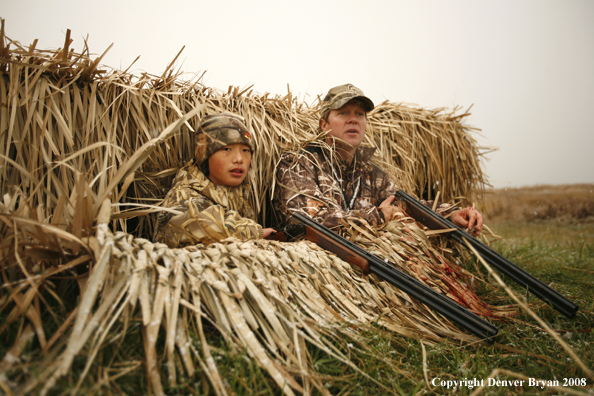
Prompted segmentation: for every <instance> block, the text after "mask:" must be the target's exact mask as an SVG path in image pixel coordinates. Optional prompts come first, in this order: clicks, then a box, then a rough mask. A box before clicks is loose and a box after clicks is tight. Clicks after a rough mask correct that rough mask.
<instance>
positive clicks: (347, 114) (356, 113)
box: [320, 102, 367, 152]
mask: <svg viewBox="0 0 594 396" xmlns="http://www.w3.org/2000/svg"><path fill="white" fill-rule="evenodd" d="M366 124H367V119H366V118H365V109H363V107H361V105H359V104H358V103H357V102H349V103H347V104H345V105H344V106H342V107H341V108H340V109H337V110H330V113H329V115H328V121H326V120H324V119H321V120H320V127H321V128H322V131H329V132H328V134H329V135H330V136H334V137H335V138H336V139H338V140H337V143H338V144H339V145H341V146H343V147H342V148H343V149H344V150H346V151H348V152H354V151H355V150H356V149H357V147H358V146H359V144H361V142H362V141H363V138H364V137H365V125H366ZM341 141H342V142H345V143H347V144H346V145H345V144H344V143H341Z"/></svg>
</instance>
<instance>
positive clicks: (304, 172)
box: [272, 146, 451, 228]
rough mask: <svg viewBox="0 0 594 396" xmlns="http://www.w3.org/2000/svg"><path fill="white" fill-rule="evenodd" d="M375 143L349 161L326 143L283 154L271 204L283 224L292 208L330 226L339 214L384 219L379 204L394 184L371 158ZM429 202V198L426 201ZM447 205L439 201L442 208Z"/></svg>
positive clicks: (373, 222)
mask: <svg viewBox="0 0 594 396" xmlns="http://www.w3.org/2000/svg"><path fill="white" fill-rule="evenodd" d="M375 150H376V149H375V148H374V147H359V148H358V149H357V151H356V153H355V157H354V159H353V161H352V162H351V164H346V163H344V162H343V161H340V160H336V159H334V160H331V161H332V163H333V165H334V170H335V172H336V177H335V176H334V174H333V171H332V167H331V166H330V163H329V160H328V159H331V158H332V157H331V155H330V153H329V151H328V150H327V149H324V148H321V147H315V146H308V147H307V148H306V149H304V150H302V151H300V152H298V153H296V152H287V153H284V154H283V155H282V156H281V159H280V161H279V164H278V165H277V171H276V186H275V192H274V197H273V205H272V206H273V207H274V208H275V212H276V216H277V219H278V221H279V224H278V225H277V226H280V227H282V226H284V225H285V224H286V222H287V220H288V218H289V217H290V216H291V213H292V212H294V211H296V210H299V211H301V212H303V213H306V214H308V215H309V216H310V217H312V218H313V219H314V220H316V221H317V222H319V223H321V224H323V225H324V226H326V227H329V228H333V227H336V226H339V225H340V224H341V219H347V218H356V219H363V220H365V221H367V223H369V224H370V225H372V226H374V227H377V226H379V225H381V224H383V223H384V215H383V212H382V211H381V210H380V209H379V208H378V206H379V205H380V204H381V203H382V202H383V201H384V200H386V199H387V198H388V197H389V196H391V195H394V193H395V192H396V191H397V190H398V187H397V186H396V184H394V183H393V182H392V181H391V180H390V178H389V176H388V175H387V174H386V173H385V172H384V171H382V170H381V169H379V168H378V167H377V166H375V165H373V164H371V163H370V162H369V161H370V159H371V157H372V156H373V154H374V152H375ZM424 203H425V204H426V205H428V206H432V204H433V203H432V202H424ZM449 208H451V206H450V205H448V204H440V205H439V206H438V209H437V211H438V212H440V213H442V212H444V211H446V210H448V209H449Z"/></svg>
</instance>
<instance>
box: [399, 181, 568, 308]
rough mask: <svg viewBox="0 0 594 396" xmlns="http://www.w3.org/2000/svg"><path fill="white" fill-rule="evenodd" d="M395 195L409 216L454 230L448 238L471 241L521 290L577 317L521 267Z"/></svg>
mask: <svg viewBox="0 0 594 396" xmlns="http://www.w3.org/2000/svg"><path fill="white" fill-rule="evenodd" d="M395 195H396V199H400V200H401V201H402V202H404V203H405V208H404V210H405V211H406V213H407V214H408V215H409V216H410V217H412V218H414V219H415V220H417V221H418V222H420V223H421V224H423V225H425V226H426V227H427V228H429V229H432V230H442V229H454V230H453V231H452V232H450V233H449V235H450V236H451V237H452V238H454V240H455V241H456V242H458V243H460V244H462V245H464V246H466V243H465V241H468V243H469V244H470V245H471V246H472V247H473V248H474V249H475V250H476V251H477V252H478V253H479V254H480V255H481V257H482V258H483V259H484V260H485V261H486V262H487V263H489V264H490V265H491V266H493V267H495V268H497V269H498V270H499V271H501V272H503V273H504V274H505V275H507V276H509V277H510V278H512V279H513V280H514V281H516V282H517V283H518V284H520V285H521V286H522V287H525V288H527V289H528V291H530V292H531V293H532V294H534V295H535V296H537V297H539V298H540V299H542V300H544V301H547V302H549V303H550V304H551V305H552V306H553V307H554V308H555V309H556V310H557V311H559V312H561V313H562V314H563V315H565V316H567V317H568V318H570V319H571V318H573V317H574V316H575V313H576V312H577V310H578V308H579V307H578V306H577V305H576V304H574V303H573V302H572V301H571V300H569V299H568V298H566V297H564V296H563V295H561V294H559V293H558V292H557V291H555V290H553V289H551V288H550V287H549V286H547V285H545V284H544V283H543V282H541V281H540V280H538V279H537V278H535V277H534V276H532V275H531V274H529V273H528V272H526V271H524V270H523V269H522V268H520V267H518V266H517V265H515V264H514V263H512V262H511V261H509V260H508V259H506V258H505V257H503V256H502V255H500V254H499V253H497V252H496V251H494V250H493V249H491V248H490V247H488V246H487V245H485V244H484V243H482V242H481V241H479V240H478V239H476V238H474V237H472V236H471V235H470V234H468V233H467V232H466V231H464V230H463V229H461V228H460V227H458V226H457V225H455V224H454V223H452V222H451V221H450V220H448V219H446V218H444V217H443V216H441V215H439V214H437V213H435V212H434V211H432V210H431V209H429V208H428V207H427V206H426V205H423V203H422V202H420V201H419V200H417V199H416V198H413V197H412V196H410V195H408V194H407V193H405V192H404V191H402V190H398V191H397V192H396V194H395Z"/></svg>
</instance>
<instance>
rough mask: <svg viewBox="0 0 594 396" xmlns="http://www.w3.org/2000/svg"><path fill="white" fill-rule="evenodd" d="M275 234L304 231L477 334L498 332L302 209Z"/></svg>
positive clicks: (488, 335) (288, 235)
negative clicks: (304, 212) (282, 229)
mask: <svg viewBox="0 0 594 396" xmlns="http://www.w3.org/2000/svg"><path fill="white" fill-rule="evenodd" d="M277 234H278V235H275V236H272V237H271V238H270V239H278V240H282V241H290V240H293V239H296V238H298V237H300V236H302V235H305V239H307V240H309V241H311V242H314V243H315V244H317V245H318V246H320V247H321V248H322V249H325V250H328V251H329V252H332V253H334V254H336V255H337V256H338V257H339V258H341V259H342V260H344V261H346V262H347V263H349V264H351V265H354V266H357V267H359V268H360V269H361V270H362V271H363V273H365V274H366V275H368V274H370V273H372V274H375V275H377V276H378V277H380V278H381V279H383V280H385V281H387V282H389V283H390V284H392V285H394V286H395V287H397V288H398V289H400V290H402V291H404V292H405V293H407V294H408V295H409V296H411V297H413V298H414V299H416V300H418V301H420V302H421V303H423V304H425V305H427V306H428V307H429V308H431V309H433V310H435V311H437V312H439V313H440V314H442V315H443V316H445V317H446V318H448V319H449V320H451V321H452V322H454V323H456V324H457V325H459V326H461V327H463V328H464V329H466V330H468V331H470V332H471V333H473V334H475V335H476V336H478V337H481V338H487V339H489V341H490V342H492V341H493V337H495V336H496V335H497V327H495V326H493V325H492V324H491V323H489V322H487V321H486V320H484V319H483V318H481V317H479V316H478V315H476V314H475V313H473V312H471V311H469V310H468V309H466V308H464V307H463V306H461V305H460V304H458V303H456V302H455V301H453V300H450V299H449V298H447V297H446V296H444V295H442V294H440V293H438V292H436V291H435V290H433V289H432V288H430V287H429V286H427V285H425V284H423V283H421V282H419V281H418V280H416V279H415V278H413V277H411V276H410V275H408V274H406V273H404V272H402V271H401V270H399V269H398V268H396V267H395V266H394V265H393V264H391V263H389V262H386V261H384V260H383V259H381V258H380V257H378V256H376V255H374V254H371V253H369V252H367V251H366V250H365V249H363V248H361V247H360V246H358V245H355V244H354V243H352V242H351V241H349V240H347V239H346V238H344V237H342V236H340V235H338V234H337V233H335V232H333V231H331V230H330V229H328V228H327V227H324V226H323V225H321V224H319V223H318V222H316V221H314V220H313V219H311V218H310V217H308V216H307V215H305V214H303V213H300V212H294V213H293V215H292V216H291V218H290V219H289V225H288V226H287V227H285V230H284V231H283V232H279V233H277Z"/></svg>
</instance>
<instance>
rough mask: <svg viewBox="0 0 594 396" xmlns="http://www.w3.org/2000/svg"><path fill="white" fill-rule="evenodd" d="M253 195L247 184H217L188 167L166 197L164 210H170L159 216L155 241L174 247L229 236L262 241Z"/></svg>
mask: <svg viewBox="0 0 594 396" xmlns="http://www.w3.org/2000/svg"><path fill="white" fill-rule="evenodd" d="M250 194H251V190H250V188H249V186H248V185H247V184H241V185H239V186H237V187H228V186H220V185H216V184H213V183H212V182H211V181H210V180H209V179H208V178H207V177H206V176H204V174H203V173H202V172H201V171H200V170H199V169H198V168H197V167H196V166H195V165H194V164H187V165H185V166H184V167H183V168H181V169H180V170H179V171H178V173H177V175H176V176H175V179H174V180H173V187H172V188H171V190H170V191H169V192H168V193H167V195H166V196H165V200H164V201H163V207H165V208H168V209H171V211H163V212H161V213H159V215H158V217H157V231H156V236H155V240H156V241H159V242H164V243H166V244H167V245H168V246H169V247H172V248H173V247H180V246H186V245H194V244H196V243H204V244H209V243H213V242H218V241H220V240H222V239H225V238H228V237H235V238H237V239H241V240H250V239H258V238H261V237H262V235H263V234H262V227H261V226H260V225H259V224H258V223H256V221H255V220H254V219H255V218H256V216H255V213H254V210H253V208H252V207H251V206H250V204H249V198H250ZM174 211H175V212H174Z"/></svg>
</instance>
